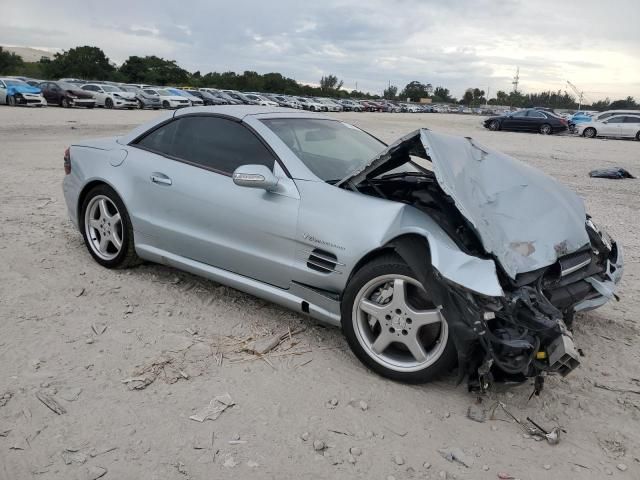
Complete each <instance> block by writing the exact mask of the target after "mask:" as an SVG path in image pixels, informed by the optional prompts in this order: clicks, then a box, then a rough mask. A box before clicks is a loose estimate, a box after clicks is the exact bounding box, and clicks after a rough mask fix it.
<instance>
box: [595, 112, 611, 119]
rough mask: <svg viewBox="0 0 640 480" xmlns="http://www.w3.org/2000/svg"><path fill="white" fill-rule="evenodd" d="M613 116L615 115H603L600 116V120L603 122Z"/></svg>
mask: <svg viewBox="0 0 640 480" xmlns="http://www.w3.org/2000/svg"><path fill="white" fill-rule="evenodd" d="M611 115H613V113H603V114H602V115H600V117H599V118H598V120H600V121H602V120H606V119H607V118H609V117H610V116H611Z"/></svg>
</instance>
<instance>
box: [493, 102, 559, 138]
mask: <svg viewBox="0 0 640 480" xmlns="http://www.w3.org/2000/svg"><path fill="white" fill-rule="evenodd" d="M483 125H484V126H485V128H488V129H489V130H494V131H496V130H512V131H522V132H539V133H542V134H544V135H551V134H552V133H558V132H562V131H564V130H566V129H567V128H568V126H569V122H567V120H565V119H564V118H561V117H559V116H557V115H555V114H554V113H551V112H545V111H541V110H536V109H535V108H527V109H524V110H519V111H517V112H510V113H508V114H506V115H500V116H497V117H489V118H487V119H485V120H484V121H483Z"/></svg>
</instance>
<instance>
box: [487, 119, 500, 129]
mask: <svg viewBox="0 0 640 480" xmlns="http://www.w3.org/2000/svg"><path fill="white" fill-rule="evenodd" d="M489 130H491V131H494V132H496V131H498V130H500V122H499V121H498V120H491V122H489Z"/></svg>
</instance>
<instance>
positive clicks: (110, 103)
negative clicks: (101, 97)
mask: <svg viewBox="0 0 640 480" xmlns="http://www.w3.org/2000/svg"><path fill="white" fill-rule="evenodd" d="M104 107H105V108H113V100H111V99H110V98H107V99H106V100H105V101H104Z"/></svg>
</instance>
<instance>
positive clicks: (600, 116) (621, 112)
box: [591, 110, 640, 122]
mask: <svg viewBox="0 0 640 480" xmlns="http://www.w3.org/2000/svg"><path fill="white" fill-rule="evenodd" d="M626 114H629V115H640V110H606V111H604V112H600V113H595V114H593V115H592V116H591V120H593V121H594V122H600V121H602V120H606V119H607V118H609V117H613V116H614V115H626Z"/></svg>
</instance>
